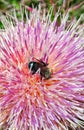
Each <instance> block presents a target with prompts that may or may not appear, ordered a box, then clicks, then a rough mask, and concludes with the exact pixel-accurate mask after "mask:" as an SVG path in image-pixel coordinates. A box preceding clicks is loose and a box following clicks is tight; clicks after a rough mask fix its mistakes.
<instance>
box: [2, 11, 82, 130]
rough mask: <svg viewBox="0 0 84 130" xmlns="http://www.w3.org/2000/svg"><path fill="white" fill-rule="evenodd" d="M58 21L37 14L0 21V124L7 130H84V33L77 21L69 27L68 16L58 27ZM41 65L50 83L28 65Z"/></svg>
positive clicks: (37, 12) (57, 15) (48, 16)
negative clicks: (0, 26) (1, 27)
mask: <svg viewBox="0 0 84 130" xmlns="http://www.w3.org/2000/svg"><path fill="white" fill-rule="evenodd" d="M59 16H60V15H59V14H58V13H57V14H56V16H55V18H54V21H53V22H51V21H50V15H49V14H48V15H47V16H46V15H45V13H43V14H41V10H40V9H38V10H35V9H34V10H33V11H32V12H31V13H30V17H29V18H28V16H27V12H26V18H27V20H26V22H24V21H23V20H22V21H19V20H18V19H17V18H16V17H15V25H14V23H13V22H10V21H9V20H8V19H7V18H6V19H5V18H4V17H2V18H1V20H2V21H3V23H4V27H5V29H4V31H3V32H1V33H0V124H1V125H5V124H7V125H6V128H8V129H9V130H13V129H14V130H28V129H32V130H38V129H39V130H40V129H43V130H49V129H50V130H66V129H67V130H68V127H72V128H73V130H75V129H76V127H77V126H82V127H83V126H84V49H83V47H82V44H83V43H84V38H83V29H82V28H80V25H79V20H78V21H75V20H73V22H71V23H68V22H67V21H68V14H66V15H64V16H63V17H62V18H61V23H60V25H59V26H58V25H57V19H58V17H59ZM4 19H5V22H4ZM5 25H6V26H5ZM37 60H41V61H43V62H44V63H46V64H47V68H48V69H49V72H50V73H51V77H50V78H49V79H45V77H42V78H41V73H40V72H41V71H42V70H41V67H38V70H37V71H36V72H35V74H32V73H31V69H32V68H29V67H28V64H29V63H30V62H31V61H34V62H36V63H37ZM38 62H39V61H38Z"/></svg>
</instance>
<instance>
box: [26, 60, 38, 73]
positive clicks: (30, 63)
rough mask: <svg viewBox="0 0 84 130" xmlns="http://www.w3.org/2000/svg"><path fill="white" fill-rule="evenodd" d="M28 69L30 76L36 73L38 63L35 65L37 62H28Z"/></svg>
mask: <svg viewBox="0 0 84 130" xmlns="http://www.w3.org/2000/svg"><path fill="white" fill-rule="evenodd" d="M28 68H29V69H30V70H31V73H32V74H35V73H36V71H37V70H38V68H39V66H38V63H37V62H35V61H31V62H29V64H28Z"/></svg>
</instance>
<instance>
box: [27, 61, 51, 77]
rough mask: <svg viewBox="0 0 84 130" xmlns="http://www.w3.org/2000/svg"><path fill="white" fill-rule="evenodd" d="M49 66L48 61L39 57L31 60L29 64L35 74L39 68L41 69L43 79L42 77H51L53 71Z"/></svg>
mask: <svg viewBox="0 0 84 130" xmlns="http://www.w3.org/2000/svg"><path fill="white" fill-rule="evenodd" d="M47 66H48V64H47V63H45V62H43V61H42V60H38V59H36V61H30V62H29V64H28V68H29V69H30V70H31V73H32V74H35V73H36V72H37V71H38V70H40V76H41V79H42V77H44V78H45V79H49V78H50V77H51V72H50V70H49V68H48V67H47Z"/></svg>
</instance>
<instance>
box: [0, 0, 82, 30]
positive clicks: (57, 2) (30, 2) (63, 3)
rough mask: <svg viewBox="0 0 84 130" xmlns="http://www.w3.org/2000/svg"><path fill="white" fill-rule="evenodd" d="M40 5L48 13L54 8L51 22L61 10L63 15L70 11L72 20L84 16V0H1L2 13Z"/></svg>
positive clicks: (0, 9)
mask: <svg viewBox="0 0 84 130" xmlns="http://www.w3.org/2000/svg"><path fill="white" fill-rule="evenodd" d="M39 4H41V6H42V8H46V11H48V10H49V9H50V8H51V7H52V6H53V7H54V8H53V12H52V17H51V20H53V18H54V15H55V13H56V12H57V11H58V9H59V8H60V11H61V12H62V13H66V12H67V11H68V10H70V19H73V17H76V18H77V19H78V18H79V17H80V15H81V14H84V0H0V13H4V14H6V13H9V12H10V10H12V9H13V8H16V9H17V10H19V8H20V5H23V6H25V5H26V6H29V7H32V6H33V7H38V5H39ZM82 23H83V22H82ZM1 27H2V24H1V22H0V28H1Z"/></svg>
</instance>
